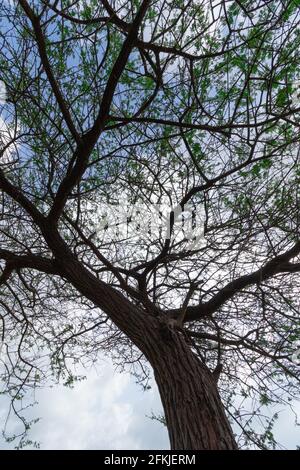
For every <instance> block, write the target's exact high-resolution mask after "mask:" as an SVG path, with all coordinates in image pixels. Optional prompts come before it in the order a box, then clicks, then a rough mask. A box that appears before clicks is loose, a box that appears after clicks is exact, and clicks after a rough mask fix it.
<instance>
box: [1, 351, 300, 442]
mask: <svg viewBox="0 0 300 470" xmlns="http://www.w3.org/2000/svg"><path fill="white" fill-rule="evenodd" d="M36 400H37V401H38V404H37V405H36V406H34V407H33V408H32V409H31V411H30V415H31V416H32V417H39V418H41V419H40V421H39V422H38V423H37V424H35V425H33V427H32V430H31V432H30V438H31V439H32V440H35V441H38V442H39V443H40V448H41V449H54V450H59V449H65V450H76V449H79V450H94V449H105V450H129V449H130V450H139V449H146V450H153V449H157V450H160V449H169V440H168V434H167V429H166V427H165V426H163V425H162V424H160V423H159V422H158V421H155V420H151V419H150V418H149V416H151V415H152V412H153V413H154V414H156V415H159V414H160V413H161V412H162V405H161V402H160V398H159V393H158V390H157V388H156V386H155V384H153V388H151V390H147V391H145V392H144V391H143V390H142V389H141V387H140V386H139V385H137V384H136V383H135V379H134V377H132V376H131V375H130V374H128V373H120V372H118V371H115V368H114V366H113V365H112V363H111V362H110V360H109V359H105V360H104V359H103V360H101V361H100V363H99V364H98V370H97V371H96V370H90V371H89V372H88V373H87V380H85V381H83V382H80V383H78V384H76V385H75V388H74V389H69V388H66V387H63V386H54V387H53V388H45V389H43V390H40V391H39V392H37V393H36ZM298 411H299V414H300V404H299V405H298ZM6 413H7V402H6V400H5V398H4V397H0V422H1V425H2V424H3V421H4V419H5V416H6ZM12 425H14V426H15V431H17V427H16V426H17V421H16V420H13V422H12ZM11 429H12V428H11ZM275 431H276V433H275V434H276V437H277V438H278V439H279V441H280V442H281V443H282V444H283V445H285V447H286V448H288V449H295V448H296V445H299V444H300V433H299V428H296V427H295V426H294V424H293V416H292V415H291V413H289V412H288V411H287V410H281V411H280V418H279V422H278V424H277V425H276V428H275ZM8 448H13V445H8V444H7V443H5V442H4V441H3V439H2V440H1V439H0V449H8Z"/></svg>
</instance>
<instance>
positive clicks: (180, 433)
mask: <svg viewBox="0 0 300 470" xmlns="http://www.w3.org/2000/svg"><path fill="white" fill-rule="evenodd" d="M42 229H43V230H44V232H45V238H46V240H47V242H48V244H49V246H50V248H51V249H52V250H53V253H54V254H55V256H56V264H57V268H58V269H59V270H60V271H61V274H62V275H63V276H64V277H65V278H66V279H68V280H69V281H70V282H71V283H72V284H73V286H74V287H76V288H77V289H78V291H79V292H81V294H82V295H84V296H85V297H86V298H88V299H90V300H91V301H93V302H94V304H95V305H97V306H98V307H99V308H101V309H102V310H103V311H104V312H106V313H107V315H109V317H110V318H111V320H112V321H113V322H114V323H115V324H116V325H117V326H118V327H119V328H120V329H121V330H122V331H123V332H124V333H125V334H126V335H127V336H128V337H129V338H130V339H131V341H132V342H133V343H134V344H135V345H136V346H137V347H138V348H139V349H140V350H141V351H142V352H143V354H144V355H145V356H146V358H147V359H148V360H149V362H150V364H151V365H152V367H153V370H154V375H155V379H156V382H157V385H158V388H159V391H160V396H161V400H162V404H163V407H164V411H165V417H166V421H167V427H168V431H169V436H170V443H171V448H172V449H184V450H187V449H191V450H201V449H211V450H219V449H236V448H237V445H236V443H235V440H234V437H233V434H232V430H231V428H230V425H229V422H228V420H227V417H226V415H225V412H224V408H223V405H222V402H221V399H220V397H219V394H218V390H217V384H216V382H215V380H214V378H213V376H212V374H211V373H210V371H209V370H208V369H207V368H206V367H205V366H204V365H203V364H202V363H201V362H200V360H199V359H198V358H197V357H196V355H195V354H194V353H193V352H192V350H191V348H190V345H189V344H188V342H187V339H186V338H185V336H184V334H183V332H182V331H179V330H175V329H170V327H168V326H167V325H166V324H165V323H163V324H162V323H161V321H159V319H158V318H155V316H154V315H151V314H150V313H149V312H147V313H146V312H145V311H143V310H141V309H140V308H138V307H137V306H134V305H133V304H132V303H131V302H129V301H128V299H126V298H125V297H124V296H123V295H122V294H121V293H120V292H118V291H116V290H115V289H113V288H112V287H110V286H108V285H106V284H105V283H104V282H102V281H100V280H99V279H97V278H96V277H95V276H94V275H93V274H92V273H90V272H89V271H88V270H87V269H86V268H85V267H84V266H82V265H81V263H80V262H79V261H78V260H77V259H76V258H74V255H73V254H72V253H71V251H70V250H69V248H68V247H67V245H66V244H65V242H64V241H63V240H62V239H61V237H60V236H59V234H58V232H57V230H56V229H55V228H53V227H51V226H49V225H46V226H45V227H43V226H42Z"/></svg>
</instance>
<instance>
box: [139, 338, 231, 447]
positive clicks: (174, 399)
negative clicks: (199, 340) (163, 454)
mask: <svg viewBox="0 0 300 470" xmlns="http://www.w3.org/2000/svg"><path fill="white" fill-rule="evenodd" d="M150 356H151V357H150ZM150 356H148V358H149V360H150V362H151V364H152V367H153V369H154V374H155V379H156V382H157V385H158V388H159V391H160V396H161V400H162V404H163V407H164V412H165V418H166V422H167V427H168V432H169V437H170V444H171V449H176V450H179V449H184V450H188V449H189V450H221V449H223V450H224V449H227V450H234V449H237V445H236V442H235V439H234V436H233V433H232V430H231V427H230V424H229V422H228V419H227V417H226V415H225V412H224V408H223V405H222V402H221V399H220V396H219V393H218V390H217V384H216V382H215V380H214V378H213V376H212V374H211V373H210V371H209V370H207V369H206V367H205V366H203V365H202V364H201V362H200V361H199V360H198V358H197V357H196V356H195V354H194V353H193V352H192V351H191V349H190V347H189V346H188V345H187V343H186V340H185V338H184V337H183V335H181V334H180V333H178V332H173V333H172V334H171V335H170V337H169V339H168V341H164V342H163V341H162V344H161V345H157V346H156V347H154V348H153V349H152V352H151V354H150Z"/></svg>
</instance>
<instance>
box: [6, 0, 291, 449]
mask: <svg viewBox="0 0 300 470" xmlns="http://www.w3.org/2000/svg"><path fill="white" fill-rule="evenodd" d="M298 7H299V1H298V0H282V1H281V2H278V1H276V0H269V1H267V2H266V1H262V0H255V1H248V0H239V1H229V0H225V1H223V2H217V1H214V0H212V1H209V0H203V1H201V2H200V1H194V0H189V1H182V0H172V2H170V1H168V0H124V1H119V0H114V1H107V0H82V1H78V0H74V1H71V0H55V1H54V0H19V1H17V2H12V1H10V2H7V1H4V2H3V5H2V6H1V52H0V79H1V80H2V81H3V82H4V83H5V85H6V89H7V102H6V104H5V105H3V107H2V108H3V109H2V115H3V116H4V118H5V126H6V127H5V129H4V127H3V126H2V131H1V145H2V147H1V169H0V190H1V207H2V213H1V222H0V237H1V246H0V263H1V277H0V284H1V295H0V308H1V310H0V314H1V316H0V318H1V334H2V342H3V350H4V351H5V356H6V361H5V368H4V372H3V377H2V379H3V383H4V385H5V386H4V392H6V393H7V394H8V395H9V396H10V397H11V407H12V409H13V410H14V411H15V412H16V413H17V414H18V415H19V416H20V417H21V419H22V420H23V421H24V425H25V430H27V428H28V423H26V421H25V418H24V417H23V416H22V414H21V411H20V406H19V405H18V403H19V401H20V399H21V398H22V397H24V395H25V394H26V391H28V390H30V389H32V388H34V387H38V386H41V385H42V384H43V383H45V381H47V380H48V379H49V377H53V376H54V377H55V378H57V379H58V380H60V379H62V380H64V381H65V383H66V384H72V383H73V382H74V380H76V377H75V376H74V373H73V372H72V364H73V363H78V362H82V363H84V364H88V363H90V362H94V361H96V360H97V355H98V353H99V351H105V352H106V353H107V354H111V355H112V356H113V357H114V360H115V361H116V362H117V363H119V364H120V365H124V366H125V365H127V366H128V367H130V368H131V370H132V371H133V373H135V374H136V375H137V376H138V377H139V379H140V380H147V376H148V365H150V366H151V367H152V368H153V371H154V377H155V380H156V382H157V385H158V388H159V392H160V396H161V400H162V404H163V409H164V415H165V421H166V425H167V427H168V432H169V436H170V443H171V447H172V449H236V448H237V447H238V446H239V447H243V446H244V447H249V446H250V447H251V446H255V447H259V448H266V447H269V446H271V447H272V446H275V445H276V444H275V441H274V437H273V434H272V425H273V422H274V419H275V418H276V415H275V416H271V417H270V414H269V413H268V405H271V406H273V405H274V404H276V403H280V404H284V405H285V406H290V404H292V400H293V399H294V398H295V397H296V396H297V385H298V382H299V376H298V375H297V372H298V364H297V362H298V361H297V351H298V347H299V343H298V338H299V302H298V290H299V272H300V240H299V224H300V213H299V175H300V165H299V139H300V138H299V116H300V106H299V102H298V100H297V99H298V96H297V95H298V91H297V90H298V88H297V87H298V79H299V72H300V57H299V43H300V29H299V8H298ZM122 198H123V199H122ZM125 199H126V201H127V202H126V201H125ZM120 200H122V201H123V202H122V204H123V205H121V207H122V208H123V209H124V206H128V207H129V209H128V210H129V212H128V211H127V213H126V211H125V218H123V219H122V220H120V218H117V219H116V220H117V221H116V223H115V222H114V223H112V212H113V210H114V208H115V207H116V205H117V203H118V201H120ZM166 207H168V209H166ZM153 208H154V212H153ZM178 209H180V210H183V211H184V212H183V213H180V211H179V210H178ZM109 211H111V212H109ZM151 211H152V212H153V213H154V215H155V216H156V222H157V221H158V222H157V223H156V226H159V229H158V230H156V226H155V224H154V225H151V224H150V223H149V221H148V219H147V217H148V216H149V214H150V213H151ZM138 215H139V217H138ZM154 215H153V217H154ZM118 217H119V216H118ZM159 224H160V225H159ZM165 227H167V228H168V232H169V233H165V232H164V228H165ZM201 234H202V236H201ZM258 422H259V423H260V425H261V428H259V427H258V424H257V423H258ZM230 423H231V424H232V423H235V424H236V425H238V426H239V427H240V429H241V435H240V437H238V436H234V434H233V432H232V429H231V425H230Z"/></svg>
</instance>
